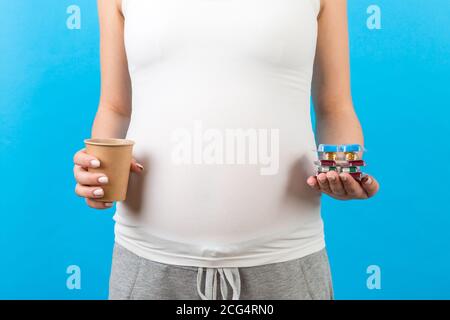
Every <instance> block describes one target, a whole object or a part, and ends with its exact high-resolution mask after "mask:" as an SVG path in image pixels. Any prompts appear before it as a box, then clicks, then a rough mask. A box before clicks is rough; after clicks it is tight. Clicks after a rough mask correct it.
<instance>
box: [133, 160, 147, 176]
mask: <svg viewBox="0 0 450 320" xmlns="http://www.w3.org/2000/svg"><path fill="white" fill-rule="evenodd" d="M131 171H133V172H136V173H141V172H142V171H144V166H143V165H142V164H140V163H138V162H137V161H136V159H132V160H131Z"/></svg>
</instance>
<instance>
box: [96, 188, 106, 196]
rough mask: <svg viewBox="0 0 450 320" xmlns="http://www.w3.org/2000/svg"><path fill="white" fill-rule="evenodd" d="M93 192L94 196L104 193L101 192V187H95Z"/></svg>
mask: <svg viewBox="0 0 450 320" xmlns="http://www.w3.org/2000/svg"><path fill="white" fill-rule="evenodd" d="M93 194H94V196H96V197H102V196H103V195H104V192H103V189H95V190H94V192H93Z"/></svg>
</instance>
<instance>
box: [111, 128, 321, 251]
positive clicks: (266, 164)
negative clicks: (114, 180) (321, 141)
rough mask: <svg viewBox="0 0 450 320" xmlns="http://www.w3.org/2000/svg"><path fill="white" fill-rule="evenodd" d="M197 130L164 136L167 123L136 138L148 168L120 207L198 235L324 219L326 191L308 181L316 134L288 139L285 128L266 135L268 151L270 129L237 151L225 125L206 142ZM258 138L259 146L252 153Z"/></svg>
mask: <svg viewBox="0 0 450 320" xmlns="http://www.w3.org/2000/svg"><path fill="white" fill-rule="evenodd" d="M194 131H195V130H193V131H191V134H190V138H188V136H189V134H188V132H187V131H186V132H185V134H186V136H184V138H181V139H178V140H177V139H175V140H173V139H172V143H161V141H167V139H168V137H167V136H166V137H163V136H161V135H160V134H161V132H162V131H161V130H159V131H158V132H159V134H158V133H156V132H154V134H153V135H152V136H153V137H152V138H148V139H146V141H143V140H142V141H139V139H135V140H137V141H136V142H137V144H136V149H135V156H136V158H137V159H138V160H139V161H140V162H141V163H143V164H144V166H145V168H146V170H145V173H144V174H142V175H135V174H132V176H131V177H130V184H129V189H128V197H127V200H126V201H125V202H124V203H122V204H121V206H120V210H119V214H122V216H123V217H126V218H128V219H129V221H133V223H135V224H136V225H139V226H140V227H141V228H142V229H143V230H145V232H148V233H151V234H152V235H156V236H159V237H161V238H165V239H171V240H174V241H180V242H191V243H192V242H202V241H219V242H235V241H246V240H249V239H254V238H257V237H260V236H263V235H264V236H267V234H276V233H280V232H283V231H288V230H295V229H296V228H299V227H301V226H304V227H305V228H306V227H307V225H308V224H309V223H310V222H311V221H317V219H318V215H319V204H320V200H319V196H318V194H317V193H315V192H314V191H312V190H310V188H309V187H308V186H307V185H306V182H305V181H306V179H307V177H308V176H309V175H311V174H313V173H314V166H313V161H314V155H315V154H314V152H312V151H311V150H312V148H313V145H311V141H308V140H310V139H306V140H302V139H299V142H300V141H303V142H302V143H300V144H296V143H294V144H291V146H290V147H289V146H287V142H286V141H284V140H283V139H282V138H281V137H282V136H283V135H282V133H283V131H281V132H280V134H279V136H277V137H276V138H274V139H271V138H270V137H266V139H265V141H264V143H267V144H270V143H272V146H271V147H270V146H269V147H268V148H267V149H264V152H263V151H261V149H263V148H262V147H261V146H262V145H264V143H263V142H261V139H262V138H261V137H263V135H256V138H255V139H254V140H251V139H250V138H248V139H247V140H246V142H247V143H245V144H244V145H245V146H246V147H245V148H241V151H240V152H243V153H244V154H241V153H240V152H239V151H236V152H235V154H233V155H231V156H230V155H229V152H228V153H227V152H226V147H224V146H225V145H227V144H231V142H230V141H227V139H228V140H229V139H231V138H229V137H228V138H227V137H226V135H225V133H224V132H225V131H222V133H223V135H222V139H219V138H218V137H219V136H220V134H218V133H220V130H219V131H217V132H216V133H217V135H214V134H211V136H216V140H214V139H209V140H208V141H209V142H208V143H203V144H202V143H201V141H203V140H202V139H199V138H195V137H194ZM180 136H183V135H181V134H178V137H180ZM250 136H251V135H250ZM275 136H276V134H275ZM247 137H249V135H247ZM258 138H261V139H259V140H258ZM303 138H304V137H303ZM196 139H199V140H198V141H197V142H195V140H196ZM262 140H264V139H262ZM294 140H296V139H294ZM180 141H185V142H184V143H182V142H180ZM186 141H187V142H186ZM217 141H220V142H217ZM252 141H253V142H252ZM274 141H275V142H274ZM290 142H291V143H292V141H290ZM252 143H253V144H255V143H256V146H259V148H258V147H257V148H255V149H256V153H255V154H254V155H253V156H252V155H251V153H252V149H251V147H252ZM220 146H222V147H223V150H222V151H223V152H221V151H220V150H221V147H220ZM235 146H236V141H235ZM295 146H297V147H298V148H296V147H295ZM307 146H308V147H307ZM235 150H237V148H235ZM217 153H218V155H217ZM227 156H228V157H227Z"/></svg>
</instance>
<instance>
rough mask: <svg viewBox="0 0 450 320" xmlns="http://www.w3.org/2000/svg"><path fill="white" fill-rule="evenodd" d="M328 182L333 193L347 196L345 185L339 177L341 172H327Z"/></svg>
mask: <svg viewBox="0 0 450 320" xmlns="http://www.w3.org/2000/svg"><path fill="white" fill-rule="evenodd" d="M327 179H328V184H329V186H330V189H331V191H332V192H333V194H335V195H337V196H345V195H346V192H345V189H344V186H343V185H342V182H341V179H340V178H339V174H338V173H337V172H336V171H329V172H327Z"/></svg>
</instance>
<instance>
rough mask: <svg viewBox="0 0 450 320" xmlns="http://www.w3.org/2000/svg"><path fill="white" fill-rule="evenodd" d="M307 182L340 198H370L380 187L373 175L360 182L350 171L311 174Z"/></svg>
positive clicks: (320, 190)
mask: <svg viewBox="0 0 450 320" xmlns="http://www.w3.org/2000/svg"><path fill="white" fill-rule="evenodd" d="M306 183H307V184H308V185H309V186H310V187H311V188H312V189H314V190H316V191H319V192H323V193H325V194H327V195H329V196H330V197H333V198H335V199H338V200H351V199H368V198H371V197H373V196H374V195H375V194H376V193H377V192H378V189H379V188H380V186H379V184H378V182H377V181H376V180H375V179H374V178H373V177H371V176H366V177H365V178H363V179H362V181H361V182H358V181H357V180H355V179H354V178H353V177H352V176H351V175H349V174H348V173H340V174H339V173H337V172H336V171H329V172H327V173H320V174H319V175H318V176H311V177H309V178H308V180H306Z"/></svg>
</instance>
